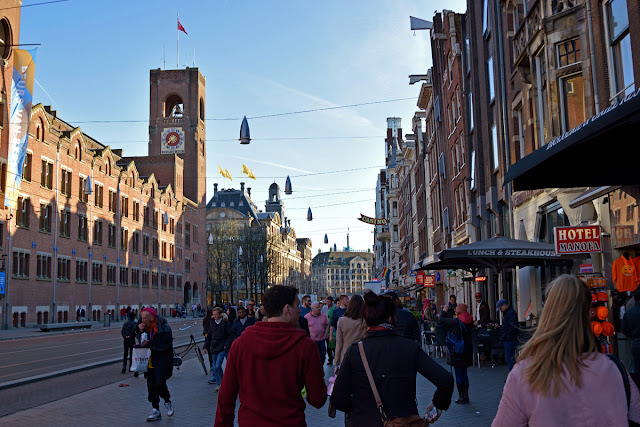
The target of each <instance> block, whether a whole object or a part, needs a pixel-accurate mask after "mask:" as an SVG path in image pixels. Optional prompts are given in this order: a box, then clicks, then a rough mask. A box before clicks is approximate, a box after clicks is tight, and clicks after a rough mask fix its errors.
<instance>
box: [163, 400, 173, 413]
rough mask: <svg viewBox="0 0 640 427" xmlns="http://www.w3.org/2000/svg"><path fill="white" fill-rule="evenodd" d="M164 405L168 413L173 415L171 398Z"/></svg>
mask: <svg viewBox="0 0 640 427" xmlns="http://www.w3.org/2000/svg"><path fill="white" fill-rule="evenodd" d="M164 407H165V408H166V409H167V415H169V416H172V415H173V404H172V403H171V401H170V400H167V401H166V402H164Z"/></svg>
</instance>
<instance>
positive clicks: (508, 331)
mask: <svg viewBox="0 0 640 427" xmlns="http://www.w3.org/2000/svg"><path fill="white" fill-rule="evenodd" d="M496 308H497V311H502V326H501V327H500V340H501V341H502V343H503V344H504V357H505V358H506V359H507V365H508V366H509V372H511V369H512V368H513V365H515V364H516V346H517V344H518V314H517V313H516V311H515V310H514V309H513V307H511V306H510V305H509V304H507V300H505V299H501V300H500V301H498V303H497V304H496Z"/></svg>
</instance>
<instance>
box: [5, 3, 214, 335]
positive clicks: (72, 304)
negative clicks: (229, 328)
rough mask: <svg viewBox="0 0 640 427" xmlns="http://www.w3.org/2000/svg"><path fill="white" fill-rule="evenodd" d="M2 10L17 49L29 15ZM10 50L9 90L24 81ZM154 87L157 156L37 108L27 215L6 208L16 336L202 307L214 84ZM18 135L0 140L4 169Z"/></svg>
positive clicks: (195, 75) (196, 81)
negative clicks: (209, 87) (53, 325)
mask: <svg viewBox="0 0 640 427" xmlns="http://www.w3.org/2000/svg"><path fill="white" fill-rule="evenodd" d="M14 3H16V4H17V3H18V2H13V1H2V2H0V5H3V6H4V5H5V4H11V5H13V4H14ZM0 9H1V11H0V13H2V14H4V15H3V18H2V19H3V21H2V24H3V25H4V27H3V28H5V30H6V29H7V28H10V29H11V31H12V35H11V37H9V38H3V39H4V40H12V41H13V44H17V43H18V35H19V27H20V25H19V10H20V9H19V8H17V9H6V8H4V7H2V8H0ZM5 20H6V21H7V22H8V25H6V24H5V23H4V22H5ZM8 50H9V53H8V54H7V58H6V59H7V61H6V62H5V63H4V67H3V71H4V73H5V79H6V81H10V79H11V71H12V70H13V63H12V55H11V52H10V51H11V48H8ZM6 51H7V49H5V54H6ZM36 72H37V68H36ZM151 84H152V88H151V99H150V107H151V108H150V126H149V130H150V139H149V141H150V142H149V152H150V156H144V157H127V156H125V155H124V154H123V152H122V150H120V149H113V148H111V147H109V146H106V145H104V144H101V143H100V142H99V141H97V140H95V139H93V138H91V137H90V136H88V135H86V134H85V133H83V132H82V130H81V129H80V128H79V127H76V126H73V125H72V124H69V123H67V122H65V121H64V120H63V119H62V118H61V117H59V116H58V114H57V112H56V111H54V110H52V109H51V108H50V107H46V106H43V105H41V104H38V105H36V106H34V107H33V109H32V114H31V120H30V125H29V137H28V148H27V155H26V158H25V162H24V168H23V176H22V183H21V186H20V189H19V198H18V207H17V209H16V210H15V211H14V210H9V209H8V208H5V210H4V213H3V214H2V221H0V222H1V226H2V236H1V237H2V239H1V240H0V241H1V243H0V244H1V245H2V248H1V250H0V253H1V255H2V256H3V257H4V256H6V257H7V258H6V259H7V266H8V271H7V295H6V296H5V300H4V301H3V304H2V310H3V317H4V318H8V321H9V324H10V325H13V326H25V325H26V324H30V323H47V322H67V321H75V320H76V319H77V316H76V314H77V312H78V310H80V311H84V313H85V318H87V319H88V320H100V319H101V317H102V316H103V314H104V313H106V312H110V313H111V314H115V313H117V312H118V311H119V310H120V308H121V307H127V306H130V307H131V308H133V309H136V308H139V307H140V306H142V305H144V306H150V305H152V306H154V307H160V309H161V312H162V314H163V315H167V314H170V309H171V308H172V307H173V306H174V305H175V304H186V305H188V306H190V305H191V304H196V303H200V301H201V300H200V291H201V290H202V286H203V285H204V279H205V270H206V264H205V262H206V260H205V257H204V244H205V238H204V227H205V212H204V179H205V176H206V168H205V163H204V159H205V152H204V146H203V145H201V144H199V142H200V141H204V78H203V77H202V75H201V74H200V73H199V72H198V70H197V69H186V70H170V71H162V70H153V71H151ZM196 95H197V96H196ZM3 96H4V99H3V105H4V106H9V105H11V99H9V94H4V95H3ZM194 98H195V100H194ZM183 99H184V100H185V102H183V101H182V100H183ZM177 101H179V102H177ZM176 105H180V108H179V109H176V108H175V106H176ZM7 110H8V108H4V109H3V114H4V117H3V119H4V122H5V123H6V122H7V116H6V113H4V112H5V111H7ZM8 128H9V126H5V127H3V129H2V133H1V134H0V158H2V161H3V163H6V160H5V159H6V158H7V149H8V147H7V141H8V137H7V135H8V132H9V129H8ZM167 129H170V130H169V131H167ZM163 134H165V135H163ZM166 134H168V135H166ZM161 137H166V139H165V140H163V141H162V140H161ZM167 147H169V149H167ZM2 171H3V174H4V175H3V177H2V178H3V179H2V184H3V186H2V188H1V190H2V192H3V194H2V197H4V191H5V185H6V183H7V180H6V168H5V167H3V168H2ZM185 185H186V186H185ZM187 188H188V190H187ZM183 189H184V190H183ZM6 307H8V311H6V312H5V311H4V310H6ZM5 315H6V316H5ZM116 316H117V315H116ZM6 326H8V325H6Z"/></svg>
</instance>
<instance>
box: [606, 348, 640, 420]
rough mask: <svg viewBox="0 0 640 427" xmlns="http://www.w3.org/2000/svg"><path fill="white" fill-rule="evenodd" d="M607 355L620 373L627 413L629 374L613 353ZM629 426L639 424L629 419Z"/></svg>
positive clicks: (629, 393) (629, 403) (628, 405)
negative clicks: (625, 396)
mask: <svg viewBox="0 0 640 427" xmlns="http://www.w3.org/2000/svg"><path fill="white" fill-rule="evenodd" d="M607 357H608V358H609V359H611V361H612V362H613V363H615V364H616V367H617V368H618V370H619V371H620V374H621V375H622V382H623V383H624V392H625V394H626V395H627V413H628V411H629V408H630V406H631V384H629V376H628V375H627V370H626V369H625V367H624V365H623V364H622V362H621V361H620V359H618V358H617V357H615V356H614V355H613V354H607ZM629 426H631V427H639V426H640V424H638V423H636V422H635V421H631V420H629Z"/></svg>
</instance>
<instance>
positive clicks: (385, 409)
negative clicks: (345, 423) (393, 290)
mask: <svg viewBox="0 0 640 427" xmlns="http://www.w3.org/2000/svg"><path fill="white" fill-rule="evenodd" d="M395 316H396V309H395V307H394V305H393V302H392V300H391V298H390V297H389V296H385V295H376V294H374V293H373V292H371V291H367V292H366V293H365V294H364V304H363V307H362V317H363V319H364V322H365V323H366V325H367V333H366V336H365V338H364V339H363V340H362V341H360V342H359V343H358V345H352V346H350V347H349V348H348V349H346V351H345V352H344V357H343V359H342V364H341V365H340V373H339V374H338V378H337V379H336V383H335V386H334V389H333V393H332V394H331V404H332V405H333V406H334V407H335V408H336V409H338V410H340V411H343V412H351V419H350V424H349V425H350V426H353V427H360V426H362V427H365V426H366V427H378V426H382V425H383V415H382V414H384V417H386V418H387V419H393V418H405V417H406V418H409V417H411V418H413V420H414V422H415V421H416V420H418V421H419V420H420V416H419V415H418V414H419V412H418V407H417V403H416V374H417V373H420V374H421V375H422V376H424V377H425V378H426V379H428V380H429V381H430V382H432V383H433V384H434V385H435V386H436V391H435V393H434V395H433V400H432V403H431V404H430V405H429V406H428V408H427V413H429V411H430V410H431V409H433V408H434V407H435V408H436V410H437V415H436V416H434V417H429V421H431V422H433V421H435V420H437V419H438V418H439V417H440V415H441V413H442V410H446V409H448V408H449V405H450V404H451V394H452V393H453V377H452V376H451V374H449V373H448V372H447V371H446V370H445V369H444V368H443V367H442V366H440V365H439V364H438V363H436V362H434V361H433V360H432V359H431V358H430V357H429V356H427V354H426V353H425V352H424V351H423V350H422V348H420V345H419V344H418V343H415V342H413V341H411V340H408V339H406V338H402V337H400V336H399V335H397V334H396V333H395V331H394V329H395ZM361 349H362V350H361ZM361 351H362V353H361ZM363 355H364V356H363ZM365 362H366V364H367V365H368V367H369V368H370V372H371V376H372V381H373V387H375V389H376V390H377V393H378V394H379V396H380V401H381V407H380V408H379V407H378V403H377V402H376V399H375V398H374V394H375V392H374V393H372V391H373V387H372V384H371V383H370V381H369V376H368V375H367V371H366V369H365ZM416 417H417V418H416Z"/></svg>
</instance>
